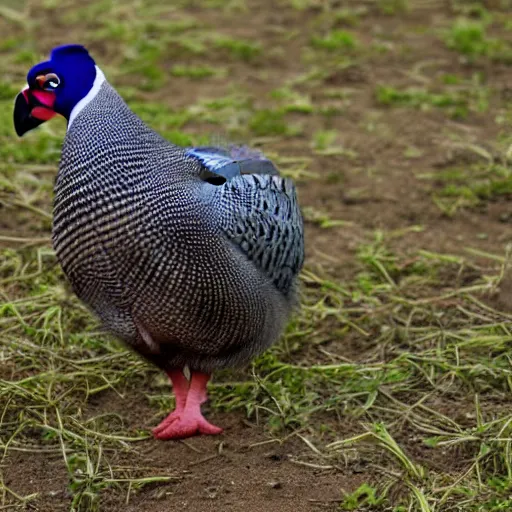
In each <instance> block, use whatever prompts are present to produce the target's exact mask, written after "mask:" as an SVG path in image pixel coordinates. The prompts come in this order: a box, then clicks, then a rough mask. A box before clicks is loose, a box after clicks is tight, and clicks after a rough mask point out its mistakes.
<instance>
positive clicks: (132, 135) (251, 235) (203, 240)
mask: <svg viewBox="0 0 512 512" xmlns="http://www.w3.org/2000/svg"><path fill="white" fill-rule="evenodd" d="M27 83H28V85H27V87H26V88H25V89H23V90H22V91H21V92H20V93H19V94H18V96H17V98H16V102H15V108H14V125H15V129H16V132H17V133H18V135H19V136H21V135H23V134H24V133H25V132H27V131H29V130H31V129H33V128H35V127H36V126H38V125H40V124H41V123H43V122H44V121H47V120H48V119H50V118H51V117H53V116H54V115H55V114H60V115H62V116H64V117H65V118H66V119H67V120H68V128H67V133H66V137H65V140H64V144H63V147H62V155H61V161H60V167H59V172H58V175H57V179H56V182H55V200H54V217H53V233H52V239H53V245H54V248H55V251H56V254H57V257H58V260H59V262H60V264H61V266H62V268H63V270H64V273H65V275H66V276H67V278H68V280H69V282H70V283H71V286H72V288H73V290H74V292H75V293H76V295H77V296H78V297H79V298H80V299H81V300H82V301H83V302H84V303H85V304H86V305H87V306H88V307H89V308H90V309H91V310H92V311H93V312H94V313H95V314H96V315H97V316H98V317H99V319H100V320H101V322H102V324H103V325H104V327H105V328H106V329H107V330H108V331H109V332H110V333H112V334H113V335H114V336H116V337H117V338H119V339H121V340H122V341H124V342H125V343H127V344H128V345H129V346H130V347H132V348H133V349H134V350H135V351H137V352H138V353H139V354H141V355H142V356H143V357H145V358H146V359H147V360H149V361H150V362H152V363H153V364H155V365H156V366H158V367H159V368H161V369H162V370H164V371H165V372H166V373H167V375H168V376H169V378H170V379H171V381H172V386H173V390H174V394H175V398H176V407H175V410H174V411H173V412H172V413H171V414H170V415H169V416H167V418H165V419H164V420H163V421H162V423H160V425H158V426H157V427H156V428H155V429H154V430H153V433H154V436H155V437H156V438H158V439H177V438H184V437H188V436H192V435H195V434H198V433H201V434H218V433H220V432H221V431H222V429H221V428H219V427H217V426H215V425H212V424H211V423H209V422H208V421H207V420H206V419H205V418H204V417H203V415H202V413H201V404H202V403H204V402H205V401H206V399H207V392H206V386H207V383H208V380H209V378H210V376H211V373H212V372H213V371H214V370H216V369H220V368H225V367H231V366H239V365H244V364H246V363H248V362H249V361H250V360H251V359H252V358H253V357H254V356H256V355H257V354H259V353H261V352H262V351H264V350H265V349H266V348H268V347H269V346H270V345H271V344H272V343H274V342H275V341H276V340H277V339H278V338H279V336H280V335H281V333H282V331H283V328H284V327H285V324H286V322H287V319H288V316H289V314H290V312H291V310H292V309H293V307H294V304H295V303H296V281H297V275H298V273H299V271H300V269H301V267H302V263H303V259H304V235H303V222H302V217H301V213H300V209H299V207H298V204H297V200H296V194H295V188H294V186H293V184H292V182H291V181H290V180H289V179H285V178H283V177H281V176H279V173H278V171H277V170H276V168H275V166H274V165H273V164H272V162H271V161H270V160H268V159H267V158H265V157H264V156H263V155H262V154H260V153H259V152H256V151H253V150H250V149H248V148H245V147H237V146H230V147H196V148H182V147H179V146H176V145H173V144H171V143H170V142H168V141H167V140H165V139H164V138H162V137H161V136H160V135H158V134H157V133H156V132H154V131H153V130H152V129H150V128H149V127H148V126H147V125H146V124H144V122H143V121H142V120H141V119H140V118H139V117H138V116H137V115H136V114H135V113H133V112H132V111H131V110H130V108H129V107H128V106H127V105H126V103H125V102H124V101H123V99H122V98H121V97H120V96H119V94H118V93H117V92H116V91H115V89H114V88H113V87H112V86H111V85H110V84H109V83H108V82H107V80H106V79H105V76H104V74H103V73H102V71H101V70H100V69H99V68H98V67H97V66H96V65H95V63H94V60H93V59H92V58H91V57H90V55H89V53H88V52H87V50H86V49H85V48H84V47H83V46H79V45H66V46H60V47H57V48H55V49H54V50H53V51H52V52H51V56H50V59H49V60H48V61H46V62H42V63H40V64H37V65H36V66H34V67H33V68H32V69H31V70H30V71H29V73H28V77H27ZM186 367H188V368H189V371H190V378H187V377H185V374H184V372H183V370H184V369H185V368H186Z"/></svg>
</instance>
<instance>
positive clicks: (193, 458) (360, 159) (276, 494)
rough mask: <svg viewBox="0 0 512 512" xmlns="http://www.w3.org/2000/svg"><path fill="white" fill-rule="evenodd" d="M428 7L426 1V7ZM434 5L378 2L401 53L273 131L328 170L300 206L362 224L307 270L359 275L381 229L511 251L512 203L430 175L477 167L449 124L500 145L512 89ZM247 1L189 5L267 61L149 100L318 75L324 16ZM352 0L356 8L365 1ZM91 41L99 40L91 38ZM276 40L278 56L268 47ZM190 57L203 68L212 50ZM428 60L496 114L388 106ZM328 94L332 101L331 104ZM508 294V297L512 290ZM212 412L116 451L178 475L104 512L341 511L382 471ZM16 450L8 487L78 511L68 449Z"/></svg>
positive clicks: (368, 34) (362, 70) (137, 416)
mask: <svg viewBox="0 0 512 512" xmlns="http://www.w3.org/2000/svg"><path fill="white" fill-rule="evenodd" d="M199 4H200V3H199V2H198V3H197V5H199ZM348 4H349V3H347V5H348ZM423 4H424V5H425V6H426V5H427V2H423V3H421V5H423ZM431 4H432V7H431V8H428V7H424V8H423V7H418V8H415V9H413V10H412V11H410V12H409V13H403V14H400V16H398V17H397V16H383V15H382V14H380V13H379V12H377V11H376V10H375V11H373V10H371V13H370V14H369V15H368V16H365V17H363V18H362V19H361V22H360V23H359V24H358V25H357V26H356V27H352V28H350V30H351V31H352V32H353V33H355V34H356V36H357V37H358V38H359V39H360V40H361V41H363V42H365V43H367V44H369V43H370V42H371V41H372V40H373V39H375V38H383V39H387V40H389V41H390V44H395V45H400V47H401V48H403V51H401V52H389V53H382V54H381V55H379V56H378V58H374V59H370V61H363V62H362V63H360V64H357V65H356V66H355V67H352V68H349V69H347V70H345V71H344V72H336V73H333V74H332V75H331V76H329V77H328V78H326V81H325V83H324V85H323V87H329V88H331V89H332V88H347V89H349V90H350V98H351V99H350V104H349V105H348V106H347V111H346V113H345V114H343V115H340V116H335V117H332V118H329V120H328V121H326V119H325V118H323V117H321V116H317V115H313V116H308V117H301V115H300V114H297V122H300V123H302V125H303V126H304V130H303V134H302V135H301V137H297V138H293V139H292V140H287V139H285V138H280V139H277V138H276V139H275V140H273V139H271V140H270V141H269V142H268V143H266V144H265V145H264V148H265V149H267V148H268V149H269V150H270V151H272V153H277V154H279V155H281V156H294V157H301V156H309V157H311V163H310V165H309V169H308V170H310V171H312V172H315V173H317V174H318V178H317V179H310V180H309V179H308V180H307V181H306V180H298V182H297V185H298V188H299V194H300V202H301V205H303V206H304V207H313V208H315V209H318V210H320V211H322V212H327V213H328V214H329V216H330V217H331V218H332V219H341V220H344V221H347V222H349V223H350V224H348V225H347V226H346V227H340V228H333V229H330V230H326V229H321V228H320V227H318V226H316V225H315V224H314V223H311V222H308V223H307V227H306V230H307V231H306V238H307V262H308V265H309V266H311V267H312V268H319V267H321V268H322V269H323V271H325V272H326V273H328V274H329V275H330V276H331V278H333V279H340V280H343V279H347V278H350V276H351V275H352V272H353V269H354V263H353V261H354V254H355V249H356V247H357V245H358V244H359V243H360V242H361V241H362V240H363V239H364V238H365V237H366V236H367V234H368V233H371V232H372V231H373V230H376V229H383V230H388V231H389V230H400V229H405V228H409V227H411V226H416V225H421V226H423V230H422V231H420V232H411V233H409V234H407V235H406V236H404V237H401V238H399V239H397V240H396V241H393V242H392V243H393V244H395V246H396V247H395V248H396V250H399V251H401V252H405V253H407V252H409V251H411V252H412V251H414V250H416V249H417V248H420V247H421V248H422V249H425V250H429V251H437V252H448V253H454V254H463V253H464V247H465V246H472V247H480V248H481V249H483V250H485V251H488V252H496V253H502V251H503V247H504V245H505V244H506V243H508V242H511V241H512V225H511V224H507V223H504V222H503V218H504V215H505V214H508V213H509V212H510V209H511V207H510V203H509V202H508V201H506V200H499V201H496V202H492V203H489V204H488V205H486V207H485V208H482V209H467V210H462V211H460V212H457V213H456V214H455V215H454V216H452V217H447V216H445V215H443V213H442V212H441V211H440V210H439V208H438V207H437V206H436V205H435V204H434V202H433V201H432V192H433V191H434V190H435V189H436V183H435V182H432V181H424V180H421V179H419V178H418V175H419V174H422V173H427V172H431V173H436V172H439V170H440V169H443V168H446V167H448V166H456V165H460V166H464V165H467V162H468V159H471V158H473V157H474V155H473V154H472V153H465V152H464V151H459V150H455V149H454V147H453V145H450V144H449V143H448V141H447V137H446V133H447V132H450V133H458V134H461V135H463V136H464V139H465V140H472V141H475V142H478V143H488V144H492V141H496V139H497V137H498V135H499V130H500V128H499V127H498V126H497V124H496V123H495V116H496V114H497V113H498V112H499V111H500V109H501V108H502V107H503V104H504V101H505V100H504V99H503V98H504V97H505V92H506V91H507V90H510V87H511V85H512V74H511V71H510V67H508V68H507V67H504V66H502V65H500V64H494V65H493V66H492V68H490V67H487V68H484V69H479V67H478V65H473V66H466V65H463V64H461V62H460V56H459V55H458V54H457V53H455V52H452V51H449V50H447V49H446V47H445V46H444V45H443V43H442V42H440V40H439V38H438V37H437V36H436V35H435V33H434V31H432V30H424V29H425V28H428V27H432V26H438V27H443V26H446V24H447V23H448V21H449V20H450V19H452V18H450V13H449V11H448V10H447V9H445V8H444V7H442V6H440V3H436V2H431ZM248 5H249V10H250V13H251V15H250V16H249V14H248V13H238V12H236V11H234V12H226V13H223V12H214V11H212V10H202V9H201V8H199V7H194V8H192V7H191V8H190V14H192V15H193V16H195V17H197V18H199V19H203V20H207V22H208V24H209V25H210V26H214V27H215V26H216V27H219V28H220V27H222V31H223V32H224V33H228V34H231V35H233V36H239V37H247V38H256V39H258V40H259V41H261V42H262V44H263V46H264V47H265V48H266V49H267V50H269V57H268V59H267V58H265V52H263V57H258V61H257V64H256V65H250V64H247V63H243V62H240V63H236V62H233V63H231V64H230V66H229V75H228V77H227V78H226V81H225V82H226V83H225V84H220V85H219V83H218V82H216V87H217V89H216V90H212V85H211V84H210V83H208V81H207V80H206V81H191V80H190V81H188V82H187V80H186V79H185V81H183V80H181V81H177V80H176V81H173V80H170V81H169V83H168V85H166V86H165V87H163V88H162V89H160V90H159V91H158V92H155V93H148V95H147V97H148V99H151V100H153V101H156V100H158V101H161V102H162V103H163V104H165V105H168V106H172V107H176V108H177V107H180V106H184V105H189V104H193V103H195V102H196V101H197V99H198V98H200V97H203V96H206V97H214V96H222V95H223V94H226V93H227V92H229V91H230V90H231V89H232V87H241V88H243V89H244V90H246V91H249V92H250V93H251V94H253V95H254V97H255V98H257V103H261V104H264V103H265V98H268V94H269V93H270V91H272V90H273V89H275V88H276V87H279V86H282V85H283V84H285V83H286V82H287V81H288V80H290V79H292V78H296V77H297V76H299V75H301V74H302V73H304V72H306V71H307V66H306V65H305V64H304V62H303V59H301V51H302V49H303V48H304V47H305V45H307V44H309V41H310V40H311V36H312V34H313V31H314V29H315V27H314V24H313V23H312V21H311V20H312V18H313V15H317V14H318V13H319V11H318V10H316V9H312V10H311V9H306V10H302V11H301V10H297V9H293V8H291V7H285V6H284V3H279V2H275V1H267V0H258V1H256V0H252V1H251V2H248ZM351 5H353V6H355V5H357V2H352V4H351ZM370 9H371V8H370ZM248 17H250V22H249V18H248ZM44 25H45V24H41V26H40V27H39V28H38V30H39V31H40V41H41V44H42V47H41V51H46V50H48V49H50V48H51V47H52V46H54V45H56V44H61V43H62V42H63V41H64V40H65V39H66V38H65V30H66V28H65V27H59V26H57V27H55V26H48V27H45V26H44ZM283 26H284V27H288V28H291V27H296V29H297V32H299V34H298V35H297V36H296V37H295V38H292V39H286V38H284V37H283V34H282V30H281V29H282V27H283ZM84 43H87V34H86V33H84ZM90 46H91V51H93V52H94V51H97V52H99V53H100V55H99V57H100V58H99V60H101V58H104V59H107V58H112V61H113V62H115V58H116V56H115V55H113V54H112V53H109V49H108V48H103V47H102V46H101V45H100V44H99V43H97V42H96V43H92V44H91V45H90ZM275 48H278V49H279V51H270V50H271V49H275ZM102 54H103V56H102ZM215 62H222V56H221V55H219V56H217V57H215V58H214V59H213V62H208V64H210V65H213V64H215ZM190 63H194V64H198V65H200V64H202V61H201V57H196V58H194V59H192V60H191V62H190ZM421 63H423V64H424V65H425V66H427V67H426V69H427V71H424V73H425V75H424V76H427V77H429V78H430V77H431V76H432V74H435V75H441V74H444V73H452V74H458V75H461V76H465V77H468V78H469V77H471V76H472V74H473V73H475V72H478V71H483V72H485V76H486V86H487V87H489V88H490V89H491V91H492V98H491V107H490V110H489V111H488V112H486V113H484V114H469V116H468V118H467V119H465V120H463V121H453V120H450V119H449V118H448V117H447V116H446V115H445V114H443V113H442V112H439V111H436V110H430V111H420V110H412V109H401V108H395V109H386V108H383V107H381V106H378V105H377V104H376V102H375V98H374V91H375V86H376V84H387V85H394V86H396V87H402V86H418V85H422V84H421V83H419V82H418V80H417V78H416V79H415V77H414V74H413V73H412V71H413V70H414V69H417V66H418V64H421ZM429 63H431V64H432V67H431V68H430V67H428V65H429ZM110 65H112V64H110ZM263 71H264V73H263ZM262 77H264V78H262ZM123 81H124V83H129V78H125V77H121V78H120V79H119V82H120V83H123ZM184 84H185V85H184ZM322 101H325V98H322V99H320V100H319V102H322ZM369 122H372V123H375V124H376V125H377V126H381V129H377V130H375V131H368V130H367V129H366V128H365V125H367V124H368V123H369ZM200 129H201V127H198V128H197V130H200ZM319 129H333V130H338V132H339V133H340V134H341V139H342V143H343V145H344V147H346V148H348V149H351V150H353V151H355V152H356V154H357V156H355V158H352V159H351V158H347V157H346V156H343V155H335V156H317V155H314V154H313V153H312V151H311V146H310V141H311V137H312V134H313V133H314V132H315V131H317V130H319ZM410 147H414V148H416V149H417V150H418V157H417V158H415V159H413V160H412V159H410V158H407V157H406V156H405V155H404V152H405V150H406V149H407V148H410ZM333 176H335V177H336V179H333V178H332V177H333ZM509 288H510V287H509ZM506 290H508V288H506ZM502 302H503V303H504V304H508V302H507V298H503V299H502ZM360 349H362V347H360ZM354 350H357V347H354V346H351V347H350V351H351V352H353V351H354ZM102 409H104V410H108V411H110V412H112V411H116V410H119V411H122V414H123V418H124V421H125V423H126V424H127V425H131V426H132V428H133V429H136V428H141V427H147V426H149V423H151V424H156V423H157V421H156V419H155V418H152V415H153V414H154V410H153V409H151V408H150V407H149V406H148V405H147V401H146V400H145V399H144V398H143V397H141V396H140V395H137V394H136V393H132V392H131V393H129V394H127V395H126V396H125V398H121V397H120V396H118V395H117V394H113V393H112V394H108V393H105V395H104V397H103V399H102V402H101V403H100V404H99V405H94V404H92V405H91V411H94V412H95V413H98V411H101V410H102ZM208 418H209V419H210V420H211V421H212V422H214V423H216V424H220V425H222V426H224V427H225V432H224V433H223V434H222V435H221V436H219V437H202V438H193V439H190V440H187V441H186V442H157V441H154V440H152V439H150V440H146V441H143V442H140V443H139V444H137V445H136V448H135V450H133V451H132V452H131V453H130V454H128V455H127V454H126V453H124V452H122V453H119V454H114V456H113V462H115V463H117V464H118V465H122V461H123V460H128V459H129V460H130V465H132V466H135V465H140V466H144V467H151V468H154V469H155V474H157V473H158V474H161V473H162V471H164V472H169V473H168V474H169V475H171V476H174V477H175V480H174V481H172V482H170V483H167V484H158V485H155V486H154V487H151V486H146V487H144V488H143V489H142V490H141V491H140V492H137V491H133V492H131V493H130V496H129V499H128V500H127V503H126V504H123V505H120V504H119V503H122V502H123V500H124V497H123V499H121V498H120V494H121V491H119V493H117V492H112V493H111V494H104V495H103V496H102V503H101V510H102V511H105V512H117V511H124V512H164V511H166V512H168V511H170V510H184V511H196V510H201V511H205V512H206V511H210V510H211V511H223V512H231V511H232V512H242V511H247V512H249V511H250V512H259V511H262V512H263V511H280V512H288V511H290V512H291V511H294V512H299V511H309V510H316V509H319V510H336V509H337V507H338V504H339V500H340V498H341V496H342V493H343V491H347V492H349V491H353V490H354V489H356V488H357V487H358V486H359V485H360V484H361V483H362V482H364V481H367V480H368V478H369V477H371V475H368V474H360V473H358V470H357V468H356V467H351V465H350V464H349V465H347V466H346V467H337V468H335V469H322V468H315V467H311V466H307V465H304V464H299V463H298V462H297V461H299V462H301V461H307V459H306V458H304V454H305V453H307V451H308V449H306V448H305V447H304V444H303V442H302V441H301V440H300V439H298V438H297V437H294V438H291V439H288V440H286V441H283V442H277V441H274V440H272V438H270V437H269V435H268V433H267V432H265V430H264V429H263V428H262V427H260V426H258V425H254V424H248V423H247V422H246V421H245V419H244V415H243V414H242V413H240V414H234V413H229V414H225V413H220V412H211V411H210V412H209V414H208ZM13 453H14V452H11V455H9V457H8V458H7V459H6V460H4V462H3V465H4V480H5V484H6V485H8V486H9V487H10V488H12V489H13V490H14V491H16V492H17V493H19V494H20V495H27V494H30V493H33V492H41V490H42V489H43V491H42V495H41V497H40V498H39V499H38V500H36V501H35V502H34V504H33V505H32V506H33V508H34V510H40V511H44V512H50V511H60V510H69V507H70V497H69V496H68V495H67V491H66V489H67V485H68V475H67V472H66V470H65V468H64V467H63V464H62V459H61V455H60V454H58V453H57V454H33V453H22V452H18V453H16V454H15V455H14V454H13ZM116 459H117V460H116ZM134 461H135V462H134ZM317 463H318V462H317ZM123 492H125V491H123Z"/></svg>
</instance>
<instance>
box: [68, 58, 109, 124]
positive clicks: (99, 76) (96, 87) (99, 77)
mask: <svg viewBox="0 0 512 512" xmlns="http://www.w3.org/2000/svg"><path fill="white" fill-rule="evenodd" d="M103 82H105V75H104V74H103V71H101V69H100V68H99V67H98V66H96V78H95V79H94V82H93V84H92V87H91V89H90V91H89V92H88V93H87V94H86V95H85V96H84V97H83V98H82V99H81V100H80V101H79V102H78V103H77V104H76V105H75V106H74V107H73V110H71V113H70V115H69V120H68V130H69V128H70V127H71V125H72V124H73V121H74V120H75V118H76V116H77V115H78V114H80V112H81V111H82V110H83V109H84V108H85V107H86V106H87V105H88V104H89V103H90V102H91V101H92V100H93V99H94V98H95V97H96V96H97V94H98V92H99V91H100V89H101V86H102V85H103Z"/></svg>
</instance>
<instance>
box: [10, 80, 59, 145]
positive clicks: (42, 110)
mask: <svg viewBox="0 0 512 512" xmlns="http://www.w3.org/2000/svg"><path fill="white" fill-rule="evenodd" d="M54 103H55V94H54V93H53V92H48V91H34V90H32V89H30V88H29V87H28V86H27V87H25V89H23V90H22V91H21V92H20V93H19V94H18V95H17V96H16V101H15V102H14V128H15V130H16V133H17V134H18V136H19V137H21V136H22V135H23V134H24V133H26V132H28V131H29V130H33V129H34V128H36V127H37V126H39V125H40V124H42V123H44V122H45V121H48V119H51V118H52V117H53V116H54V115H55V114H56V112H55V111H54V110H53V105H54Z"/></svg>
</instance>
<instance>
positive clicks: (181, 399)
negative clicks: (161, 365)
mask: <svg viewBox="0 0 512 512" xmlns="http://www.w3.org/2000/svg"><path fill="white" fill-rule="evenodd" d="M167 375H168V376H169V379H171V382H172V390H173V392H174V397H175V400H176V407H175V409H174V411H173V412H171V414H169V415H168V416H167V417H166V418H165V419H164V420H163V421H162V422H161V423H160V424H159V425H158V426H156V427H155V428H154V429H153V435H154V436H155V437H158V434H160V432H162V431H164V430H165V429H166V428H167V427H168V426H169V425H170V424H171V423H172V422H173V421H175V420H176V419H178V418H179V417H180V415H181V413H182V412H183V409H185V404H186V402H187V394H188V388H189V382H188V380H187V379H186V377H185V375H183V371H182V370H169V371H168V372H167Z"/></svg>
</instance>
